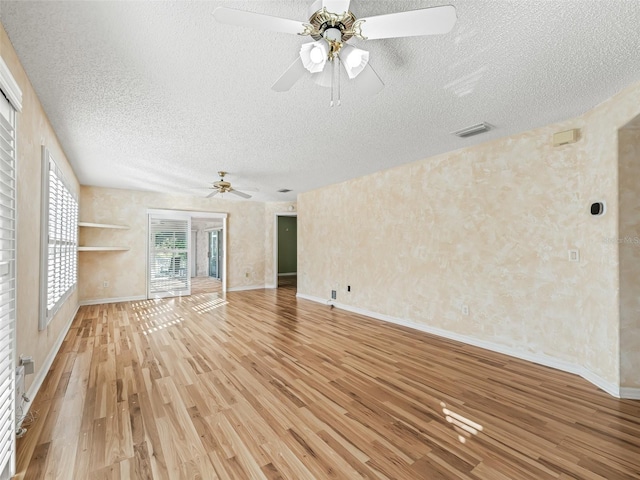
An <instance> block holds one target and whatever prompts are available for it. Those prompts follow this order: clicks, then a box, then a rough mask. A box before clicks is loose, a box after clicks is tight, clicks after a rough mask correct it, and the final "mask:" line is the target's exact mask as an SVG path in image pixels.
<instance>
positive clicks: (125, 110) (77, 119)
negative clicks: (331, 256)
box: [0, 0, 640, 201]
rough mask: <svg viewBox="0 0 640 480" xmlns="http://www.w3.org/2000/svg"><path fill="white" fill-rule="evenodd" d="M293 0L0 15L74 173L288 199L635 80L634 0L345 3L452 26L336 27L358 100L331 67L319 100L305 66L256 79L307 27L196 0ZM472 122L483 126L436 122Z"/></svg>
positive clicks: (273, 70)
mask: <svg viewBox="0 0 640 480" xmlns="http://www.w3.org/2000/svg"><path fill="white" fill-rule="evenodd" d="M310 3H311V2H301V1H293V0H288V1H205V2H194V1H174V2H159V1H148V2H147V1H136V2H130V1H117V2H101V1H79V2H73V1H61V2H59V1H45V2H38V1H16V2H11V1H1V2H0V17H1V20H2V23H3V25H4V26H5V29H6V30H7V32H8V34H9V37H10V38H11V41H12V42H13V44H14V46H15V48H16V50H17V52H18V55H19V57H20V59H21V61H22V63H23V65H24V67H25V69H26V71H27V74H28V75H29V78H30V79H31V81H32V83H33V86H34V88H35V90H36V92H37V93H38V95H39V97H40V100H41V102H42V103H43V105H44V108H45V110H46V112H47V115H48V116H49V118H50V120H51V122H52V124H53V126H54V128H55V130H56V132H57V134H58V136H59V138H60V141H61V142H62V145H63V147H64V149H65V152H66V153H67V156H68V157H69V159H70V161H71V163H72V164H73V166H74V168H75V171H76V173H77V174H78V177H79V179H80V182H81V183H82V184H85V185H98V186H106V187H117V188H130V189H138V190H152V191H161V192H179V193H193V194H197V195H202V196H205V195H207V193H208V192H207V190H206V187H207V185H208V184H209V183H210V182H212V181H215V180H217V174H216V172H217V171H218V170H227V171H229V172H230V173H229V176H228V180H230V181H231V182H232V184H233V185H234V186H235V187H236V188H238V189H240V190H242V189H243V188H245V189H247V190H249V189H252V190H257V191H253V192H250V193H252V194H253V195H254V198H253V199H254V200H262V201H275V200H286V201H289V200H294V199H295V197H296V195H297V194H298V193H301V192H304V191H307V190H310V189H314V188H318V187H321V186H323V185H327V184H331V183H336V182H340V181H344V180H347V179H349V178H354V177H357V176H361V175H364V174H367V173H371V172H374V171H378V170H382V169H385V168H389V167H392V166H395V165H400V164H403V163H408V162H412V161H415V160H419V159H422V158H425V157H429V156H431V155H434V154H437V153H441V152H445V151H449V150H455V149H458V148H461V147H465V146H468V145H472V144H474V143H480V142H484V141H487V140H490V139H492V138H498V137H502V136H506V135H510V134H513V133H517V132H521V131H525V130H529V129H531V128H533V127H537V126H541V125H546V124H549V123H552V122H556V121H559V120H563V119H567V118H570V117H573V116H576V115H579V114H581V113H583V112H585V111H587V110H588V109H590V108H592V107H593V106H595V105H596V104H598V103H600V102H602V101H604V100H605V99H607V98H609V97H611V96H612V95H613V94H615V93H616V92H618V91H619V90H621V89H622V88H624V87H626V86H627V85H630V84H632V83H635V82H640V55H639V54H638V52H640V33H639V30H638V25H640V2H638V1H636V0H628V1H624V0H616V1H613V0H612V1H604V0H603V1H598V0H563V1H547V0H542V1H536V0H522V1H488V0H485V1H482V0H464V1H463V0H460V1H451V2H446V0H445V1H443V2H436V1H433V0H420V1H417V0H406V1H364V0H360V1H359V2H355V1H353V2H352V9H351V10H352V11H353V12H354V13H355V14H356V16H361V17H362V16H371V15H377V14H383V13H391V12H396V11H402V10H411V9H416V8H424V7H429V6H434V5H442V4H447V3H451V4H453V5H455V7H456V9H457V15H458V22H457V24H456V26H455V27H454V28H453V30H452V31H451V32H450V33H449V34H447V35H442V36H437V37H412V38H400V39H388V40H372V41H368V42H365V41H360V40H356V39H353V40H352V41H351V42H350V43H352V44H354V45H356V46H358V47H360V48H365V49H367V50H369V51H370V52H371V64H372V65H373V66H374V67H375V69H376V71H377V73H378V74H379V76H380V77H381V78H382V80H383V81H384V83H385V84H386V87H385V89H384V90H382V92H380V93H379V94H377V95H376V96H373V97H365V96H364V95H362V94H361V93H360V92H358V90H357V89H356V88H355V87H354V85H353V83H349V82H348V81H346V80H343V82H342V106H341V107H334V108H330V107H329V90H328V89H325V88H322V87H319V86H317V85H316V84H315V83H314V82H313V81H312V80H311V79H309V78H305V79H303V80H302V81H300V82H298V83H297V84H296V85H295V86H294V87H293V88H292V89H291V90H290V91H289V92H285V93H276V92H274V91H272V90H271V89H270V87H271V85H272V83H273V82H275V80H277V79H278V77H279V76H280V75H281V74H282V72H284V70H285V69H286V68H287V67H288V66H289V64H290V63H291V62H292V61H293V60H294V59H295V58H296V55H297V52H298V50H299V48H300V45H301V44H302V43H304V42H306V41H309V40H308V37H307V38H301V37H297V36H293V35H286V34H277V33H265V32H255V31H252V30H250V29H246V28H240V27H233V26H229V25H221V24H217V23H216V22H215V20H214V19H213V16H212V14H211V13H212V11H213V9H214V8H215V7H216V6H219V5H224V6H229V7H233V8H239V9H245V10H250V11H254V12H259V13H266V14H270V15H275V16H282V17H286V18H291V19H295V20H303V21H306V19H307V18H308V12H307V10H308V6H309V4H310ZM343 78H344V77H343ZM481 121H485V122H488V123H490V124H492V125H494V126H495V129H493V130H492V131H490V132H489V133H488V134H484V135H481V136H477V137H472V138H468V139H459V138H457V137H454V136H452V135H450V133H449V132H451V131H454V130H458V129H460V128H463V127H466V126H469V125H471V124H474V123H478V122H481ZM203 187H204V188H205V189H202V188H203ZM281 188H289V189H292V190H293V191H292V192H291V193H287V194H281V193H276V190H278V189H281ZM225 196H226V197H230V198H236V197H233V196H232V195H229V194H227V195H225ZM238 201H245V200H242V199H240V198H238Z"/></svg>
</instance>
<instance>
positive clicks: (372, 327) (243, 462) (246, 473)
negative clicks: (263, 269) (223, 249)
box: [18, 288, 640, 480]
mask: <svg viewBox="0 0 640 480" xmlns="http://www.w3.org/2000/svg"><path fill="white" fill-rule="evenodd" d="M33 409H34V410H37V411H38V412H39V417H40V418H39V419H38V420H37V422H35V423H34V424H33V425H32V426H31V427H29V431H28V432H27V434H26V435H25V436H24V437H23V438H22V439H20V440H19V443H18V471H19V475H18V478H27V479H44V478H60V479H105V480H106V479H152V478H153V479H171V480H174V479H183V478H184V479H197V478H201V479H205V480H209V479H217V478H221V479H241V480H244V479H265V478H266V479H295V480H301V479H304V480H306V479H328V478H340V479H357V478H368V479H392V478H394V479H430V480H433V479H490V480H502V479H532V480H533V479H536V480H539V479H571V478H577V479H609V480H611V479H632V478H640V402H638V401H620V400H616V399H614V398H612V397H610V396H609V395H607V394H605V393H603V392H601V391H599V390H598V389H597V388H596V387H594V386H593V385H591V384H589V383H587V382H586V381H585V380H583V379H581V378H579V377H576V376H573V375H570V374H567V373H562V372H559V371H555V370H552V369H549V368H545V367H541V366H537V365H533V364H530V363H527V362H524V361H520V360H517V359H514V358H510V357H506V356H503V355H499V354H495V353H491V352H488V351H484V350H482V349H479V348H475V347H471V346H467V345H463V344H460V343H456V342H452V341H447V340H443V339H439V338H435V337H432V336H429V335H427V334H423V333H419V332H416V331H412V330H409V329H405V328H401V327H397V326H393V325H389V324H384V323H381V322H379V321H376V320H372V319H368V318H366V317H362V316H358V315H353V314H349V313H346V312H343V311H340V310H337V309H330V308H329V307H328V306H324V305H319V304H315V303H312V302H308V301H304V300H297V301H296V299H295V296H294V289H293V288H279V289H276V290H255V291H248V292H233V293H229V294H228V295H227V296H226V299H223V298H220V297H219V296H218V295H215V294H201V295H192V296H191V297H184V298H180V299H164V300H158V301H140V302H129V303H119V304H111V305H98V306H87V307H81V309H80V311H79V312H78V315H77V318H76V319H75V321H74V323H73V325H72V328H71V330H70V332H69V334H68V335H67V337H66V340H65V342H64V344H63V345H62V348H61V350H60V353H59V355H58V356H57V358H56V361H55V363H54V365H53V367H52V369H51V371H50V372H49V374H48V376H47V378H46V380H45V382H44V384H43V386H42V389H41V390H40V393H39V394H38V396H37V398H36V399H35V400H34V405H33Z"/></svg>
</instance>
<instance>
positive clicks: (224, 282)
mask: <svg viewBox="0 0 640 480" xmlns="http://www.w3.org/2000/svg"><path fill="white" fill-rule="evenodd" d="M151 214H157V215H188V216H190V218H191V220H193V219H194V218H197V219H201V218H211V219H214V218H215V219H219V220H222V228H221V230H222V246H223V250H222V259H221V261H220V267H219V268H222V270H221V274H222V294H223V295H224V294H226V293H227V276H228V275H227V257H228V256H227V245H228V243H227V230H228V228H227V217H228V216H229V214H227V213H223V212H203V211H199V210H168V209H157V208H148V209H147V217H148V216H149V215H151ZM189 233H191V229H189ZM189 236H191V235H189ZM146 243H147V248H146V255H147V258H146V260H145V266H146V272H145V274H146V278H147V280H146V282H147V298H148V299H149V298H151V297H150V296H149V281H148V279H149V248H150V245H149V223H148V221H147V240H146ZM188 245H189V254H190V255H191V254H192V252H191V248H192V247H191V241H190V240H189V243H188ZM187 263H188V264H189V269H190V268H191V262H190V261H189V262H187ZM190 274H191V273H190V272H189V275H190ZM189 279H191V277H189Z"/></svg>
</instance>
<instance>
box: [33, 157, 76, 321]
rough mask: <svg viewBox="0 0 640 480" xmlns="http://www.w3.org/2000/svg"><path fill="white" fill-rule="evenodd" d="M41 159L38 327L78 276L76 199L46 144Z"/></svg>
mask: <svg viewBox="0 0 640 480" xmlns="http://www.w3.org/2000/svg"><path fill="white" fill-rule="evenodd" d="M43 159H44V160H43V169H45V175H46V182H45V188H46V194H45V197H44V198H45V199H46V205H45V207H46V208H44V209H43V210H44V211H45V212H47V214H46V216H45V218H44V219H43V221H44V225H43V227H44V228H43V232H44V233H45V235H46V239H45V240H44V242H43V243H44V244H45V246H46V252H44V253H45V255H43V256H44V257H45V258H46V270H45V274H44V275H43V283H44V285H43V287H42V289H43V307H44V311H43V313H42V315H41V323H40V326H41V329H42V328H45V327H46V326H47V324H48V323H49V321H50V320H51V318H53V316H54V315H55V313H56V312H57V310H58V309H59V308H60V306H61V305H62V304H63V303H64V301H65V300H66V299H67V297H68V296H69V294H70V293H71V291H72V290H73V289H74V288H75V285H76V281H77V277H78V254H77V249H78V201H77V199H76V196H75V194H74V193H73V192H72V190H71V188H70V187H69V184H68V183H67V181H66V180H65V178H64V175H63V174H62V172H61V171H60V169H59V168H58V166H57V165H56V162H55V161H54V160H53V158H52V157H51V154H50V153H49V151H48V150H47V149H46V148H43Z"/></svg>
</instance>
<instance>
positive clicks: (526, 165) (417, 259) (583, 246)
mask: <svg viewBox="0 0 640 480" xmlns="http://www.w3.org/2000/svg"><path fill="white" fill-rule="evenodd" d="M639 108H640V87H638V86H634V87H630V88H628V89H627V90H626V91H624V92H622V93H620V94H619V95H617V96H616V97H614V98H613V99H611V100H609V101H607V102H605V103H604V104H602V105H600V106H598V107H597V108H596V109H594V110H593V111H591V112H589V113H587V114H586V115H584V116H583V117H580V118H576V119H574V120H571V121H567V122H563V123H560V124H556V125H551V126H547V127H544V128H540V129H537V130H534V131H530V132H525V133H523V134H520V135H515V136H512V137H509V138H504V139H500V140H497V141H493V142H490V143H486V144H483V145H479V146H476V147H471V148H468V149H462V150H458V151H455V152H451V153H447V154H443V155H439V156H436V157H432V158H428V159H426V160H422V161H418V162H415V163H412V164H408V165H405V166H401V167H398V168H394V169H391V170H388V171H383V172H379V173H375V174H373V175H369V176H367V177H363V178H358V179H355V180H351V181H348V182H345V183H342V184H338V185H333V186H329V187H326V188H323V189H319V190H316V191H312V192H308V193H304V194H301V195H299V197H298V211H299V218H298V241H299V245H298V248H299V250H298V291H299V292H300V293H302V294H306V295H311V296H315V297H319V298H323V299H328V298H329V296H330V291H331V290H332V289H335V290H337V291H338V298H337V301H338V302H341V303H344V304H347V305H350V306H353V307H358V308H362V309H366V310H369V311H373V312H376V313H380V314H385V315H390V316H393V317H396V318H400V319H404V320H408V321H412V322H417V323H424V324H426V325H429V326H432V327H436V328H440V329H444V330H448V331H450V332H455V333H457V334H461V335H466V336H471V337H474V338H476V339H479V340H484V341H488V342H492V343H494V344H499V345H502V346H505V347H508V348H512V349H516V350H518V351H521V352H526V353H530V354H538V355H540V354H543V355H548V356H551V357H554V358H556V359H559V360H563V361H566V362H570V363H573V364H577V365H582V366H584V367H586V368H588V369H589V370H590V371H591V372H592V373H594V374H596V375H598V376H600V377H601V378H603V379H604V380H606V381H607V382H611V383H612V384H614V385H618V384H619V336H618V335H619V326H618V305H619V304H618V256H617V246H616V245H612V244H607V243H605V242H603V238H611V237H615V236H616V235H617V135H616V130H617V128H619V127H620V126H622V125H624V124H625V123H626V122H627V121H628V120H629V119H630V118H632V117H633V116H634V114H636V113H637V110H638V109H639ZM576 127H577V128H582V138H581V140H580V141H579V142H577V143H575V144H572V145H566V146H562V147H557V148H554V147H552V146H551V136H552V134H553V133H554V132H557V131H561V130H566V129H569V128H576ZM380 192H386V193H385V194H384V195H380ZM593 199H603V200H605V201H606V202H607V203H608V204H609V207H610V208H609V213H608V214H607V215H606V216H604V217H602V218H597V219H595V218H593V217H591V216H590V215H589V214H588V206H589V204H590V201H592V200H593ZM570 248H578V249H579V250H580V254H581V259H580V262H578V263H570V262H569V261H568V250H569V249H570ZM347 285H350V286H351V290H352V291H351V293H347V291H346V286H347ZM463 304H466V305H468V306H469V310H470V314H469V315H468V316H465V315H463V314H462V311H461V307H462V305H463Z"/></svg>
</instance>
